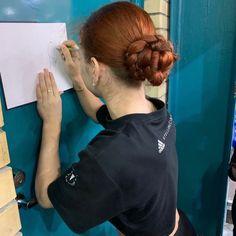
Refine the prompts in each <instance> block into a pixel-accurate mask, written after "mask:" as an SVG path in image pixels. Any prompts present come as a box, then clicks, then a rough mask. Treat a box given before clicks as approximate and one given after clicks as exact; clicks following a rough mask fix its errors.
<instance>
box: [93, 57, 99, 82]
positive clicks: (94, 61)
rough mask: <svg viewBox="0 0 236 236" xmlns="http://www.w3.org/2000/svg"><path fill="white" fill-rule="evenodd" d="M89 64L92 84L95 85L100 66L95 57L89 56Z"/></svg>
mask: <svg viewBox="0 0 236 236" xmlns="http://www.w3.org/2000/svg"><path fill="white" fill-rule="evenodd" d="M91 66H92V75H93V80H92V85H93V86H96V85H97V84H98V82H99V78H100V72H101V68H100V65H99V63H98V61H97V59H96V58H95V57H91Z"/></svg>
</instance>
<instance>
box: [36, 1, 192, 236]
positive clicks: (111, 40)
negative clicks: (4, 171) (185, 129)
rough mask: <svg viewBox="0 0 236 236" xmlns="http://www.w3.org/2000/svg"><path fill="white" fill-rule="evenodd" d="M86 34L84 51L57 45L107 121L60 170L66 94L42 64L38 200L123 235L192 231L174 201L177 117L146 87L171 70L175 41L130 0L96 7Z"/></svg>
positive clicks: (78, 226)
mask: <svg viewBox="0 0 236 236" xmlns="http://www.w3.org/2000/svg"><path fill="white" fill-rule="evenodd" d="M80 40H81V44H80V50H79V52H78V51H77V50H76V48H77V47H76V44H75V43H74V42H73V41H66V42H64V44H63V45H61V47H60V52H61V55H62V57H63V58H64V60H65V65H66V68H67V70H68V73H69V76H70V78H71V80H72V82H73V85H74V89H75V91H76V93H77V95H78V98H79V101H80V103H81V105H82V107H83V109H84V111H85V112H86V114H87V115H88V116H89V117H91V118H92V119H93V120H94V121H95V122H98V123H100V124H101V125H103V126H104V128H105V129H104V130H103V131H101V132H100V133H99V134H98V135H97V136H96V137H95V138H94V139H93V140H92V141H91V142H90V143H89V144H88V146H87V147H86V148H85V149H84V150H82V151H81V152H80V153H79V158H80V162H78V163H74V164H73V165H72V166H71V168H69V169H68V170H67V171H66V172H65V173H60V162H59V156H58V145H59V135H60V125H61V109H62V108H61V99H60V94H59V92H58V90H57V87H56V84H55V81H54V78H53V75H52V74H51V73H50V72H48V70H44V72H43V73H40V74H39V80H40V81H39V85H38V86H37V98H38V111H39V114H40V116H41V117H42V119H43V134H42V144H41V151H40V156H39V163H38V169H37V175H36V184H35V191H36V196H37V199H38V202H39V204H40V205H41V206H42V207H44V208H51V207H54V208H55V209H56V210H57V211H58V213H59V214H60V215H61V217H62V218H63V220H64V221H65V223H66V224H67V225H68V226H69V227H70V228H71V229H72V230H73V231H75V232H77V233H81V232H84V231H86V230H88V229H89V228H91V227H94V226H96V225H98V224H100V223H102V222H104V221H106V220H109V221H110V222H111V223H112V224H113V225H114V226H115V227H116V228H117V229H118V230H119V231H120V232H122V233H123V234H124V235H126V236H164V235H165V236H166V235H171V236H173V235H187V236H191V235H195V232H194V230H193V229H192V227H191V224H190V223H189V222H188V220H187V219H186V218H185V216H184V214H183V213H182V212H178V210H177V209H176V202H177V169H178V168H177V157H176V148H175V128H174V125H173V121H172V117H171V116H170V115H169V114H168V112H167V110H166V108H165V106H164V104H163V103H162V102H161V101H159V100H157V99H153V98H147V97H146V96H145V92H144V82H145V80H147V81H149V83H151V84H152V85H157V86H158V85H160V84H161V83H162V82H163V81H164V80H165V79H166V77H167V76H168V74H169V72H170V69H171V67H172V66H173V64H174V62H175V61H176V59H177V56H176V54H175V53H174V51H173V47H172V45H171V43H170V42H169V41H167V40H165V39H164V38H163V37H162V36H159V35H156V32H155V27H154V25H153V22H152V21H151V19H150V16H149V15H148V14H147V13H146V12H145V11H143V10H142V9H140V8H138V7H137V6H135V5H133V4H131V3H128V2H116V3H113V4H109V5H107V6H104V7H103V8H101V9H99V10H98V11H97V12H95V13H93V14H92V15H91V16H90V18H89V19H88V20H87V22H86V23H85V24H84V26H83V28H82V30H81V33H80ZM68 48H72V49H75V50H71V49H70V50H69V49H68ZM98 97H102V98H103V99H104V100H105V103H106V105H104V104H103V103H102V102H101V101H100V99H99V98H98Z"/></svg>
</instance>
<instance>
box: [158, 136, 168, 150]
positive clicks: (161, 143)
mask: <svg viewBox="0 0 236 236" xmlns="http://www.w3.org/2000/svg"><path fill="white" fill-rule="evenodd" d="M165 146H166V145H165V144H164V143H163V142H162V141H160V140H159V139H158V152H159V153H162V152H163V150H164V149H165Z"/></svg>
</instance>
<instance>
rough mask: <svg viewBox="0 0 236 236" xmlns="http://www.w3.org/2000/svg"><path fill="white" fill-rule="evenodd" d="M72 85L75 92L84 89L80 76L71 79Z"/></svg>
mask: <svg viewBox="0 0 236 236" xmlns="http://www.w3.org/2000/svg"><path fill="white" fill-rule="evenodd" d="M72 83H73V87H74V90H75V91H76V92H82V91H83V90H84V89H85V84H84V81H83V79H82V78H81V77H80V76H77V77H74V78H73V79H72Z"/></svg>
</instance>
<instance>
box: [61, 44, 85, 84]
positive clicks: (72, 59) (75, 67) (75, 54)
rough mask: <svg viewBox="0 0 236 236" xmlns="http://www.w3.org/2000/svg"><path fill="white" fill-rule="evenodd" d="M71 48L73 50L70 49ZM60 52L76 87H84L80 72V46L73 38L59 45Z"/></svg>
mask: <svg viewBox="0 0 236 236" xmlns="http://www.w3.org/2000/svg"><path fill="white" fill-rule="evenodd" d="M69 48H71V50H70V49H69ZM58 49H59V52H60V53H61V56H62V58H63V60H64V61H65V68H66V71H67V73H68V75H69V77H70V79H71V80H72V83H73V85H74V87H75V89H76V88H77V89H82V88H84V86H85V85H84V82H83V79H82V77H81V74H80V66H79V63H80V57H79V51H78V49H79V47H78V46H77V44H76V43H75V42H74V41H73V40H67V41H65V42H63V44H62V45H60V46H59V48H58ZM73 49H74V50H73Z"/></svg>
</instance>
